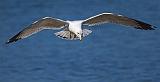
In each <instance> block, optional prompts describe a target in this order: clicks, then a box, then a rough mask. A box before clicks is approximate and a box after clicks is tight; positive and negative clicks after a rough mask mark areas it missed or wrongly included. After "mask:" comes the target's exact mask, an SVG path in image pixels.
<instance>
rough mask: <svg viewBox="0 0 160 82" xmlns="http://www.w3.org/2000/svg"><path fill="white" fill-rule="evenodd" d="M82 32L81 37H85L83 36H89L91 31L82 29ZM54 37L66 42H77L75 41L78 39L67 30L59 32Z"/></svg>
mask: <svg viewBox="0 0 160 82" xmlns="http://www.w3.org/2000/svg"><path fill="white" fill-rule="evenodd" d="M82 32H83V34H82V37H85V36H87V35H89V34H90V33H91V32H92V31H91V30H88V29H83V30H82ZM55 35H56V36H58V37H59V38H61V39H66V40H77V39H79V37H77V35H76V34H74V33H73V32H71V31H68V30H63V31H60V32H56V33H55Z"/></svg>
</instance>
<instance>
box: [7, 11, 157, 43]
mask: <svg viewBox="0 0 160 82" xmlns="http://www.w3.org/2000/svg"><path fill="white" fill-rule="evenodd" d="M105 23H113V24H120V25H125V26H129V27H134V28H136V29H143V30H154V27H155V26H152V25H150V24H147V23H144V22H142V21H139V20H135V19H132V18H129V17H126V16H122V15H120V14H114V13H102V14H98V15H96V16H93V17H90V18H88V19H85V20H75V21H64V20H61V19H57V18H52V17H44V18H42V19H40V20H38V21H36V22H34V23H32V24H31V25H29V26H28V27H26V28H25V29H23V30H22V31H20V32H19V33H18V34H16V35H15V36H13V37H12V38H10V39H9V40H8V41H7V42H6V44H8V43H12V42H16V41H18V40H20V39H24V38H27V37H29V36H31V35H33V34H35V33H37V32H39V31H42V30H45V29H53V30H60V29H61V31H59V32H56V33H55V35H56V36H58V37H60V38H62V39H66V40H77V39H79V40H82V38H84V37H85V36H87V35H89V34H90V33H91V32H92V31H91V30H88V29H83V28H84V27H83V26H94V25H100V24H105Z"/></svg>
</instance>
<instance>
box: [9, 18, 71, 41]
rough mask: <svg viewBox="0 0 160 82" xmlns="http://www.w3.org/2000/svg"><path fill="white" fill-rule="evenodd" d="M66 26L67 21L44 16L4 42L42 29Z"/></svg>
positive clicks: (18, 38) (24, 36)
mask: <svg viewBox="0 0 160 82" xmlns="http://www.w3.org/2000/svg"><path fill="white" fill-rule="evenodd" d="M66 26H68V23H67V22H65V21H63V20H60V19H55V18H51V17H45V18H42V19H41V20H39V21H36V22H34V23H32V24H31V25H29V26H28V27H27V28H25V29H23V30H22V31H20V32H19V33H18V34H16V35H15V36H13V37H12V38H11V39H9V40H8V42H6V44H8V43H11V42H16V41H17V40H20V39H23V38H26V37H28V36H31V35H32V34H35V33H37V32H39V31H41V30H44V29H61V28H64V27H66Z"/></svg>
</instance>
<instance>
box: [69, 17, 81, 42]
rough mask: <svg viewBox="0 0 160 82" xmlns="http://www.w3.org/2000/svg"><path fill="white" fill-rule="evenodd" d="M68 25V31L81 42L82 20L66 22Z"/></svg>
mask: <svg viewBox="0 0 160 82" xmlns="http://www.w3.org/2000/svg"><path fill="white" fill-rule="evenodd" d="M67 22H68V23H69V30H70V31H72V32H73V33H75V34H76V35H77V37H79V39H80V40H82V28H81V25H82V22H83V20H76V21H67Z"/></svg>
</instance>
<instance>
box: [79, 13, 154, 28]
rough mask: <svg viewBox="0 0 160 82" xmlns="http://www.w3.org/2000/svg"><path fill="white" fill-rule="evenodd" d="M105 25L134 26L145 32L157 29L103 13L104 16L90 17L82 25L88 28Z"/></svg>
mask: <svg viewBox="0 0 160 82" xmlns="http://www.w3.org/2000/svg"><path fill="white" fill-rule="evenodd" d="M104 23H114V24H120V25H125V26H132V27H135V28H137V29H144V30H153V29H154V27H155V26H152V25H150V24H147V23H144V22H142V21H139V20H135V19H132V18H128V17H126V16H122V15H119V14H113V13H102V14H99V15H96V16H93V17H90V18H88V19H86V20H85V21H84V22H83V23H82V24H83V25H88V26H94V25H99V24H104Z"/></svg>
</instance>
